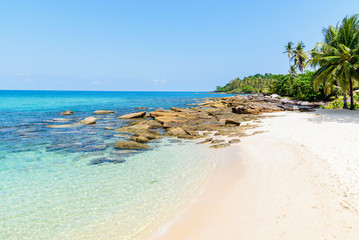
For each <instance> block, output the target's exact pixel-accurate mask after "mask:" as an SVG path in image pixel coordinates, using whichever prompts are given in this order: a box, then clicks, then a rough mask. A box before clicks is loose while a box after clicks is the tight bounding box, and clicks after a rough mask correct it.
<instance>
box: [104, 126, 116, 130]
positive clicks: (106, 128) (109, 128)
mask: <svg viewBox="0 0 359 240" xmlns="http://www.w3.org/2000/svg"><path fill="white" fill-rule="evenodd" d="M104 129H105V130H112V129H115V128H114V127H104Z"/></svg>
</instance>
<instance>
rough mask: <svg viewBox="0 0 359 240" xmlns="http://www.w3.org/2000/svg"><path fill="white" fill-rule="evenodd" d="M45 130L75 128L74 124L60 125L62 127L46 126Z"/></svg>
mask: <svg viewBox="0 0 359 240" xmlns="http://www.w3.org/2000/svg"><path fill="white" fill-rule="evenodd" d="M45 127H47V128H71V127H76V125H75V124H62V125H46V126H45Z"/></svg>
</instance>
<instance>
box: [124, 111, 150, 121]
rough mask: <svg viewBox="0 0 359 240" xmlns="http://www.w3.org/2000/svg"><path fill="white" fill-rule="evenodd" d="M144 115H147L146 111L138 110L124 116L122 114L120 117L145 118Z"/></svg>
mask: <svg viewBox="0 0 359 240" xmlns="http://www.w3.org/2000/svg"><path fill="white" fill-rule="evenodd" d="M144 116H146V111H143V112H138V113H131V114H126V115H122V116H120V117H118V118H120V119H131V118H143V117H144Z"/></svg>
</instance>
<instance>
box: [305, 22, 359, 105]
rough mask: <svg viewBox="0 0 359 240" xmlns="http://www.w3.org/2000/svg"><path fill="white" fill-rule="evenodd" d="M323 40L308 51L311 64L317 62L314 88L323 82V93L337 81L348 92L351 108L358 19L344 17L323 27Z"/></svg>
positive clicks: (357, 59)
mask: <svg viewBox="0 0 359 240" xmlns="http://www.w3.org/2000/svg"><path fill="white" fill-rule="evenodd" d="M324 33H325V42H324V43H318V44H317V47H318V50H317V51H314V52H312V53H311V55H312V59H311V60H310V64H312V65H313V66H320V68H319V69H318V70H317V71H316V73H315V74H314V76H313V78H314V88H315V89H318V87H319V85H320V84H322V83H324V86H325V88H324V90H325V91H326V93H328V91H330V89H331V88H332V87H333V85H334V83H335V82H336V83H337V85H338V86H340V88H341V89H342V92H343V93H346V92H349V95H350V103H351V105H350V109H351V110H353V109H354V98H353V85H354V82H355V81H358V80H359V71H358V66H359V64H358V63H359V19H358V15H354V16H352V17H345V18H344V19H343V21H342V24H341V25H340V26H339V24H337V26H336V27H333V26H330V27H329V28H328V29H326V30H325V31H324Z"/></svg>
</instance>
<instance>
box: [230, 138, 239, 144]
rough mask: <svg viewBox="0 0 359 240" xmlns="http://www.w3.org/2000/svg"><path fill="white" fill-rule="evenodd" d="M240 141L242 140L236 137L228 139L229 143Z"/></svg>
mask: <svg viewBox="0 0 359 240" xmlns="http://www.w3.org/2000/svg"><path fill="white" fill-rule="evenodd" d="M239 142H241V140H240V139H238V138H234V139H231V140H229V141H228V143H230V144H233V143H239Z"/></svg>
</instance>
